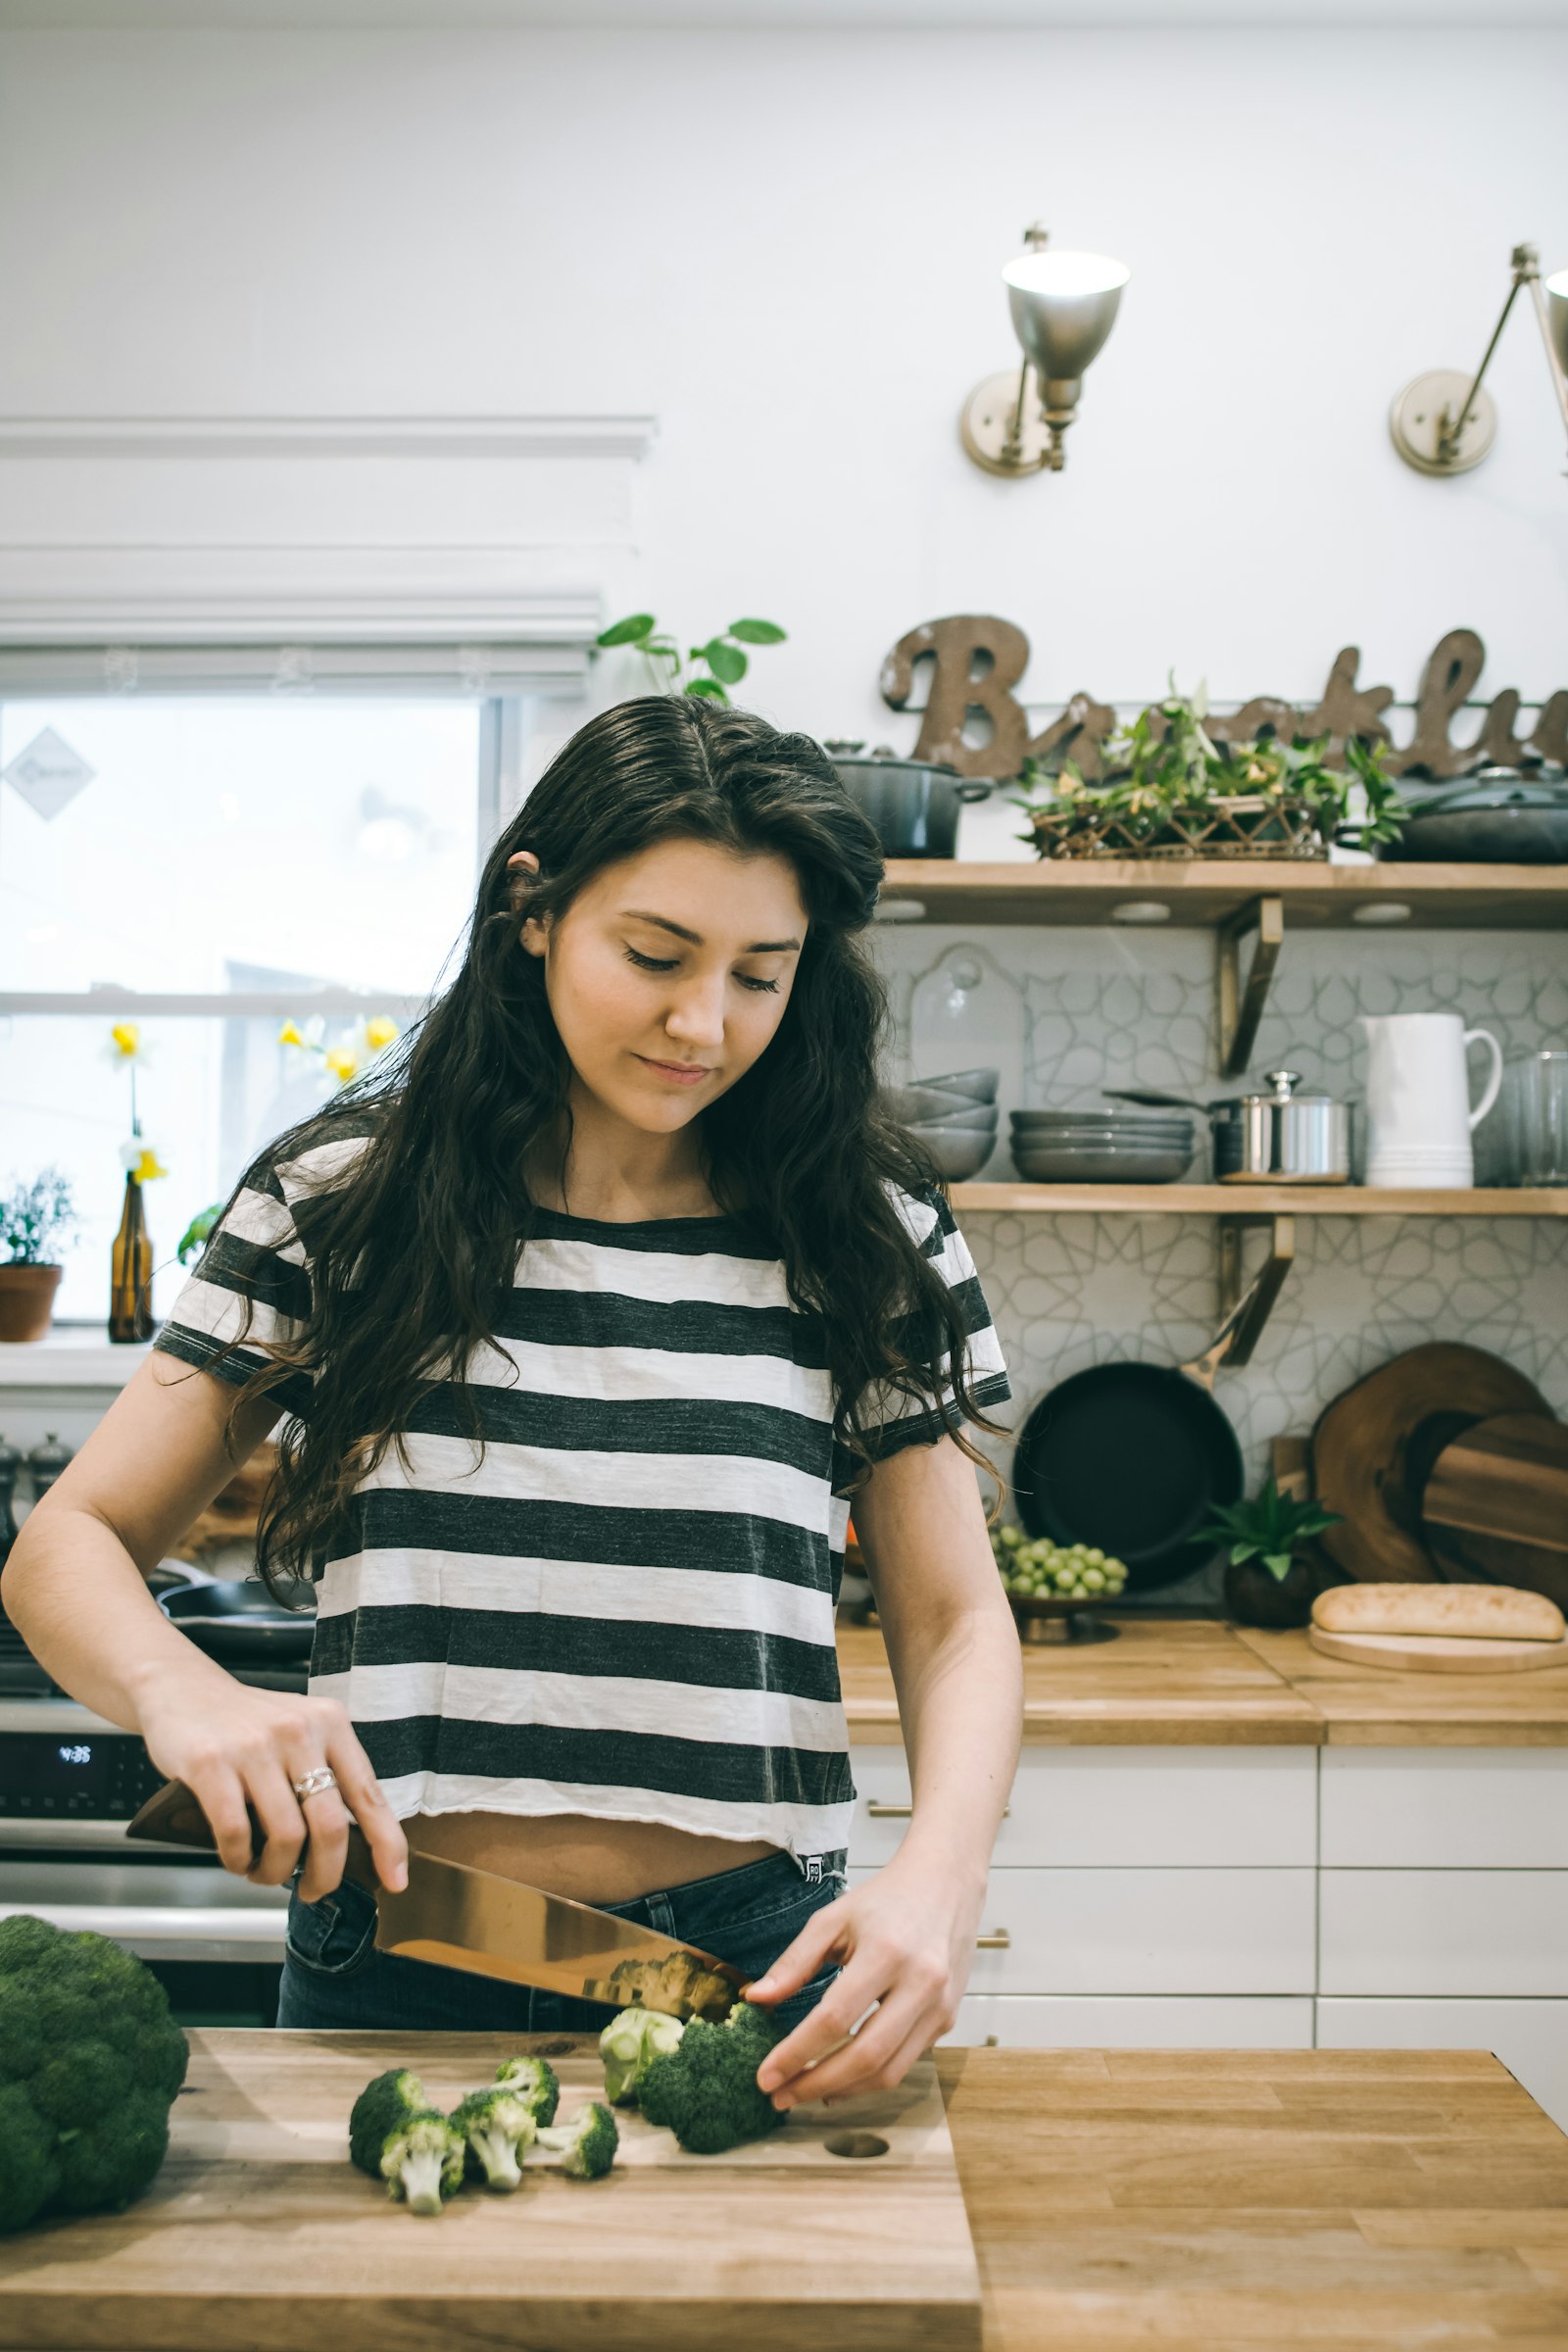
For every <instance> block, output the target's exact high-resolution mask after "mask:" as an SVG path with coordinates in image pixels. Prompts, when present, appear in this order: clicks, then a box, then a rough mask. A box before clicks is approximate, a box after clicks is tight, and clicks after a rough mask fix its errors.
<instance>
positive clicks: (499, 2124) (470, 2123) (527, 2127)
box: [452, 2082, 539, 2189]
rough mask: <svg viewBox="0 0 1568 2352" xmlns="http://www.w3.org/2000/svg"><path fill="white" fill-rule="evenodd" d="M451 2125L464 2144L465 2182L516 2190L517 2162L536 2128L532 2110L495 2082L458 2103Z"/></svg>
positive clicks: (518, 2174)
mask: <svg viewBox="0 0 1568 2352" xmlns="http://www.w3.org/2000/svg"><path fill="white" fill-rule="evenodd" d="M452 2122H453V2124H454V2125H455V2126H456V2128H457V2130H458V2131H461V2132H462V2133H463V2136H464V2139H465V2140H466V2144H467V2154H466V2159H465V2170H466V2173H467V2176H468V2179H469V2180H480V2179H482V2180H484V2182H485V2185H486V2186H487V2187H488V2188H500V2189H513V2188H515V2187H516V2186H517V2184H518V2182H519V2181H520V2180H521V2179H522V2169H521V2163H520V2159H521V2158H522V2157H523V2155H525V2154H526V2152H527V2150H528V2148H529V2146H530V2145H531V2143H532V2140H533V2136H534V2133H535V2132H536V2131H537V2130H538V2128H539V2127H538V2125H537V2124H536V2123H535V2122H534V2118H533V2110H532V2108H531V2107H529V2106H528V2105H527V2104H526V2102H525V2101H524V2100H522V2099H520V2098H518V2096H517V2094H516V2092H515V2091H514V2090H508V2089H507V2087H506V2085H505V2084H504V2083H501V2082H496V2083H493V2084H492V2085H491V2086H490V2088H489V2089H488V2090H470V2091H469V2092H468V2095H467V2097H466V2098H465V2099H460V2100H459V2102H458V2104H457V2106H456V2107H454V2108H453V2110H452Z"/></svg>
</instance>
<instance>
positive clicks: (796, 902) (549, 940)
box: [508, 840, 807, 1133]
mask: <svg viewBox="0 0 1568 2352" xmlns="http://www.w3.org/2000/svg"><path fill="white" fill-rule="evenodd" d="M508 862H509V864H511V865H512V866H513V868H514V869H518V868H526V867H531V868H533V869H534V870H537V867H538V859H537V858H536V857H535V856H534V854H533V852H532V851H529V850H519V851H517V852H516V853H515V855H514V857H513V858H510V859H509V860H508ZM523 887H525V886H524V885H522V884H521V876H520V874H519V876H518V881H517V882H516V883H515V884H514V894H515V895H514V905H517V904H518V902H519V900H520V898H521V895H522V888H523ZM806 920H807V918H806V908H805V907H804V906H803V905H802V903H801V893H800V885H799V883H798V881H797V879H796V875H795V869H794V867H793V866H792V865H791V864H790V863H789V861H788V859H786V858H775V857H745V858H743V857H737V856H735V855H734V854H733V853H732V852H730V851H728V850H722V849H718V848H717V847H715V846H714V845H713V844H712V843H711V842H704V841H690V840H673V841H663V842H660V843H658V844H656V845H655V847H654V848H652V849H648V850H641V851H639V852H638V853H637V855H636V856H635V857H631V858H621V859H618V860H617V861H616V863H614V864H613V865H608V866H603V867H601V869H600V871H599V872H598V873H597V874H596V875H595V876H594V878H593V880H592V881H591V882H590V883H588V884H587V885H586V887H585V888H584V889H583V890H581V891H579V892H578V894H577V896H576V898H575V899H574V900H573V901H572V903H571V905H570V906H569V907H567V909H566V911H565V913H564V915H562V916H561V918H560V920H559V921H558V922H555V923H554V924H550V925H549V926H548V927H547V926H546V925H545V924H543V923H541V922H540V921H539V920H538V919H537V918H535V917H533V916H530V917H528V918H527V919H526V920H525V921H524V923H523V926H522V930H521V934H520V942H521V945H522V947H523V949H524V950H525V951H526V952H527V953H528V954H529V955H531V956H543V957H544V964H545V989H546V994H547V996H548V998H549V1002H550V1009H551V1012H552V1013H553V1015H554V1016H555V1022H556V1027H557V1028H558V1029H559V1031H560V1032H561V1038H562V1043H563V1044H564V1047H565V1049H566V1053H567V1054H568V1055H569V1057H570V1060H571V1063H572V1066H573V1068H574V1069H575V1070H576V1072H577V1075H578V1077H579V1078H580V1079H581V1080H582V1082H583V1084H584V1085H585V1086H586V1087H588V1088H589V1089H590V1091H591V1092H592V1093H593V1094H594V1095H595V1096H597V1098H598V1099H599V1101H600V1102H601V1103H604V1104H605V1105H606V1106H607V1107H608V1108H610V1109H613V1110H614V1111H616V1112H618V1113H619V1115H620V1116H621V1117H622V1118H624V1119H626V1120H627V1121H628V1122H629V1123H630V1124H631V1125H632V1126H635V1127H641V1128H644V1129H646V1130H648V1131H649V1132H652V1133H659V1132H671V1131H673V1130H674V1129H675V1128H677V1127H682V1126H684V1125H685V1124H686V1123H687V1121H688V1120H689V1119H691V1118H693V1117H694V1116H695V1115H696V1113H697V1112H698V1111H700V1110H702V1109H704V1108H706V1106H707V1105H708V1104H709V1103H711V1102H713V1101H714V1099H715V1098H716V1097H717V1096H719V1095H721V1094H723V1093H724V1091H725V1090H726V1088H728V1087H731V1086H733V1085H734V1084H735V1082H736V1080H737V1079H738V1078H741V1077H744V1075H745V1073H746V1072H747V1071H748V1070H749V1069H750V1068H751V1066H752V1064H753V1062H754V1061H756V1060H757V1059H758V1057H759V1055H760V1054H762V1053H763V1052H764V1051H765V1050H766V1048H767V1045H768V1043H769V1041H770V1040H771V1038H772V1037H773V1034H774V1032H775V1031H776V1029H777V1028H778V1025H779V1022H780V1021H781V1020H782V1018H783V1015H784V1007H785V1005H787V1004H788V1003H789V997H790V989H791V987H792V985H793V983H794V979H795V973H796V968H797V965H798V964H799V961H800V953H801V949H802V947H803V945H804V944H805V940H806Z"/></svg>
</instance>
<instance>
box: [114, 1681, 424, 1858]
mask: <svg viewBox="0 0 1568 2352" xmlns="http://www.w3.org/2000/svg"><path fill="white" fill-rule="evenodd" d="M139 1714H140V1730H141V1736H142V1739H143V1740H144V1741H145V1742H146V1747H147V1753H148V1754H149V1755H150V1756H151V1758H152V1760H153V1762H154V1763H155V1764H156V1765H157V1767H158V1769H159V1771H160V1772H162V1773H165V1774H167V1775H168V1777H169V1778H170V1779H171V1780H178V1781H183V1782H184V1784H185V1786H186V1788H187V1789H189V1790H190V1792H191V1794H192V1795H193V1796H194V1797H195V1799H196V1801H197V1803H198V1804H199V1805H200V1806H201V1809H202V1811H203V1812H204V1813H205V1814H206V1816H207V1818H208V1820H209V1821H210V1822H211V1824H212V1826H213V1834H214V1836H215V1838H217V1841H218V1852H219V1858H220V1860H221V1862H222V1865H223V1868H224V1869H225V1870H231V1871H233V1872H234V1873H235V1875H236V1877H241V1878H247V1879H250V1880H251V1881H252V1882H253V1883H254V1884H255V1885H256V1886H259V1887H281V1886H283V1885H284V1884H285V1882H286V1881H287V1880H289V1879H290V1878H292V1877H293V1875H294V1870H295V1866H296V1865H297V1863H298V1862H299V1859H300V1853H301V1849H302V1848H304V1849H305V1869H304V1871H303V1873H302V1875H301V1878H300V1894H301V1897H302V1898H303V1900H304V1901H306V1902H308V1903H315V1902H319V1900H320V1898H321V1896H322V1895H323V1894H330V1892H331V1891H332V1888H333V1887H336V1886H337V1885H338V1883H339V1881H340V1880H341V1879H342V1876H343V1865H344V1863H345V1862H346V1860H347V1859H348V1832H349V1819H350V1816H351V1815H352V1816H353V1818H354V1819H355V1820H356V1821H357V1822H358V1823H359V1826H360V1828H361V1830H362V1831H363V1832H364V1833H365V1838H366V1842H367V1843H368V1846H369V1849H370V1854H371V1858H372V1860H373V1861H374V1864H375V1874H376V1877H377V1878H378V1879H379V1880H380V1882H381V1884H382V1885H383V1886H384V1887H393V1888H398V1887H405V1886H407V1884H408V1877H409V1844H408V1839H407V1838H405V1837H404V1835H403V1830H402V1826H401V1824H400V1823H399V1821H398V1819H397V1816H396V1814H395V1813H394V1812H393V1811H392V1808H391V1806H390V1805H389V1804H388V1803H387V1800H386V1797H385V1795H384V1794H383V1793H382V1789H381V1784H380V1782H379V1781H378V1780H377V1779H376V1777H375V1774H374V1773H373V1772H372V1771H371V1769H370V1759H369V1757H368V1755H367V1754H366V1752H365V1749H364V1748H363V1747H362V1746H361V1744H360V1740H359V1738H358V1736H357V1735H356V1733H355V1730H354V1727H353V1725H352V1724H351V1723H350V1721H349V1719H348V1715H347V1712H346V1711H345V1709H344V1708H343V1707H342V1706H341V1705H340V1704H339V1703H338V1701H337V1700H336V1699H335V1698H309V1697H307V1696H306V1695H305V1694H304V1693H303V1692H294V1691H257V1690H253V1689H252V1688H251V1686H250V1685H249V1684H248V1683H240V1682H236V1681H235V1680H234V1679H233V1678H232V1676H225V1677H224V1678H223V1686H221V1687H219V1688H218V1689H216V1690H215V1687H214V1685H213V1683H212V1681H211V1679H210V1674H204V1675H202V1676H201V1677H200V1678H199V1679H198V1680H197V1681H196V1682H194V1683H186V1682H182V1681H178V1680H175V1679H174V1678H172V1677H166V1678H164V1679H163V1682H162V1685H161V1688H160V1689H159V1690H158V1691H156V1692H150V1693H148V1695H147V1696H146V1698H144V1700H143V1702H142V1705H141V1707H140V1710H139ZM319 1764H329V1765H330V1766H331V1767H332V1770H333V1772H334V1773H335V1774H336V1776H337V1787H336V1788H335V1789H319V1790H318V1791H317V1792H316V1793H315V1794H314V1795H312V1796H308V1797H306V1798H305V1799H304V1802H303V1804H302V1802H301V1800H300V1799H299V1798H298V1797H297V1796H296V1795H295V1793H294V1783H295V1782H296V1781H300V1780H303V1779H304V1777H305V1775H306V1774H307V1773H308V1772H311V1771H314V1770H315V1768H316V1767H317V1766H318V1765H319ZM247 1801H248V1802H249V1803H250V1804H251V1805H252V1806H254V1807H255V1810H256V1813H257V1815H258V1817H259V1819H260V1821H261V1824H262V1831H263V1835H264V1838H265V1843H264V1845H263V1848H262V1851H261V1853H260V1854H259V1855H257V1857H256V1859H255V1861H254V1862H253V1861H252V1859H251V1857H252V1853H253V1850H254V1839H253V1837H252V1834H251V1825H250V1820H249V1817H248V1815H247V1813H246V1809H245V1808H246V1804H247ZM307 1838H309V1844H308V1845H307V1844H306V1840H307Z"/></svg>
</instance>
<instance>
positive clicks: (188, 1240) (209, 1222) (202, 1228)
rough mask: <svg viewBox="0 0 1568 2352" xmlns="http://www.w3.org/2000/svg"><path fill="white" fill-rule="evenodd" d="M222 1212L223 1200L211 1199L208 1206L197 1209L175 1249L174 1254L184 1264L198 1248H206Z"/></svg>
mask: <svg viewBox="0 0 1568 2352" xmlns="http://www.w3.org/2000/svg"><path fill="white" fill-rule="evenodd" d="M222 1213H223V1203H222V1202H221V1201H210V1202H209V1203H208V1205H207V1207H206V1208H199V1209H198V1210H197V1211H196V1214H195V1215H194V1216H193V1217H192V1219H191V1221H190V1223H189V1224H188V1225H187V1226H186V1228H185V1230H184V1232H183V1233H182V1234H181V1235H180V1237H179V1245H178V1247H177V1249H176V1250H175V1251H174V1255H175V1256H176V1257H177V1258H178V1260H179V1262H180V1264H181V1265H182V1266H183V1265H185V1264H187V1263H188V1262H189V1260H190V1259H191V1258H192V1257H194V1256H195V1254H196V1252H197V1250H205V1249H206V1247H207V1244H208V1242H209V1241H210V1240H211V1238H212V1231H213V1227H214V1226H215V1225H216V1224H217V1223H218V1220H219V1218H220V1217H221V1215H222Z"/></svg>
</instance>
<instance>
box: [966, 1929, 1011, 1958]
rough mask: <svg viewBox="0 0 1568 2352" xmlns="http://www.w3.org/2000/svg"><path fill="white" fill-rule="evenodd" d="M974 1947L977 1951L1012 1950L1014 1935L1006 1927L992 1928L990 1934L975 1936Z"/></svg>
mask: <svg viewBox="0 0 1568 2352" xmlns="http://www.w3.org/2000/svg"><path fill="white" fill-rule="evenodd" d="M974 1948H975V1950H976V1951H977V1952H1010V1951H1011V1949H1012V1937H1011V1936H1009V1935H1008V1934H1007V1931H1006V1929H1005V1928H992V1929H991V1930H990V1931H989V1933H988V1934H986V1935H984V1936H976V1937H975V1939H974Z"/></svg>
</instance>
